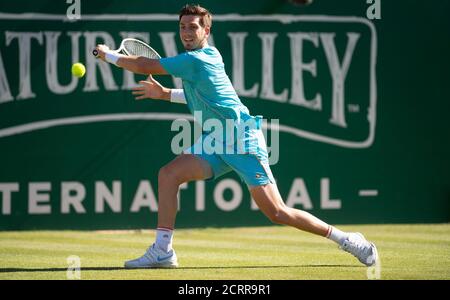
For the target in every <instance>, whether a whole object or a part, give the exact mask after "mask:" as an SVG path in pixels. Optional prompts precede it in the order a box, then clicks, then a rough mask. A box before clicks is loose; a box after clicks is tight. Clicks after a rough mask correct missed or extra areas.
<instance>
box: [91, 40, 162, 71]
mask: <svg viewBox="0 0 450 300" xmlns="http://www.w3.org/2000/svg"><path fill="white" fill-rule="evenodd" d="M95 49H96V50H97V51H98V55H97V57H99V58H100V59H102V60H104V61H106V62H109V63H112V64H115V65H116V66H118V67H121V68H123V69H125V70H128V71H130V72H133V73H136V74H145V75H148V74H154V75H163V74H167V72H166V70H165V69H164V68H163V66H162V65H161V63H160V62H159V59H150V58H147V57H143V56H126V55H121V54H116V53H114V52H112V51H110V50H109V48H108V47H107V46H105V45H97V47H96V48H95Z"/></svg>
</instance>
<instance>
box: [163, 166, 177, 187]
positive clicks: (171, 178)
mask: <svg viewBox="0 0 450 300" xmlns="http://www.w3.org/2000/svg"><path fill="white" fill-rule="evenodd" d="M180 184H181V182H179V180H178V176H177V174H176V172H175V171H174V170H172V168H171V167H169V166H164V167H162V168H161V169H159V173H158V186H160V187H162V186H179V185H180Z"/></svg>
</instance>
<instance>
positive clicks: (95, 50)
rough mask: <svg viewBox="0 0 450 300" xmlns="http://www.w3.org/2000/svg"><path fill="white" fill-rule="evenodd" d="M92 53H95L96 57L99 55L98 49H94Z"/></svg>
mask: <svg viewBox="0 0 450 300" xmlns="http://www.w3.org/2000/svg"><path fill="white" fill-rule="evenodd" d="M92 54H93V55H94V56H95V57H97V55H98V51H97V49H94V50H93V51H92Z"/></svg>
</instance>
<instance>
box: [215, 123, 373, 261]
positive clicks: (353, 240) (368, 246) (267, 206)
mask: <svg viewBox="0 0 450 300" xmlns="http://www.w3.org/2000/svg"><path fill="white" fill-rule="evenodd" d="M241 143H242V141H241ZM242 144H244V143H242ZM245 147H246V150H247V152H248V154H240V155H222V156H221V158H222V160H224V161H225V162H226V163H227V164H229V165H230V166H231V167H232V168H233V169H234V170H235V171H236V172H237V173H238V174H239V175H240V176H241V177H242V178H243V179H244V181H245V182H246V183H247V185H248V186H249V189H250V193H251V195H252V197H253V199H254V200H255V202H256V204H257V205H258V207H259V208H260V209H261V211H262V212H263V213H264V214H265V215H266V216H267V217H268V218H269V219H270V220H271V221H272V222H274V223H277V224H284V225H289V226H292V227H295V228H298V229H300V230H304V231H307V232H310V233H313V234H317V235H320V236H324V237H327V238H330V239H331V240H333V241H335V242H336V243H338V244H339V245H340V247H341V248H342V249H344V250H345V251H348V252H350V253H352V254H353V255H355V256H356V257H357V258H358V259H359V261H361V262H362V263H364V264H366V265H373V264H374V263H376V261H377V259H378V254H377V250H376V247H375V245H374V244H373V243H370V242H368V241H367V240H366V239H365V238H364V237H363V236H362V235H361V234H359V233H346V232H343V231H341V230H339V229H337V228H335V227H333V226H330V225H328V224H327V223H325V222H324V221H322V220H320V219H318V218H316V217H315V216H313V215H311V214H310V213H308V212H305V211H302V210H299V209H295V208H291V207H288V206H286V205H285V204H284V202H283V200H282V198H281V196H280V193H279V191H278V188H277V185H276V183H275V179H274V177H273V175H272V171H271V170H270V166H269V159H268V155H267V147H266V144H265V140H264V136H263V134H262V132H261V131H260V130H254V131H248V132H247V133H246V135H245Z"/></svg>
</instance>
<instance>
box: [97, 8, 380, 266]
mask: <svg viewBox="0 0 450 300" xmlns="http://www.w3.org/2000/svg"><path fill="white" fill-rule="evenodd" d="M179 21H180V22H179V26H180V38H181V42H182V43H183V46H184V48H185V49H186V52H184V53H182V54H179V55H177V56H174V57H168V58H161V59H150V58H146V57H143V56H125V55H121V54H118V53H117V52H114V51H112V50H110V49H109V48H108V47H107V46H105V45H98V46H97V48H96V51H97V53H98V54H97V56H98V57H99V58H101V59H103V60H105V61H106V62H109V63H112V64H115V65H116V66H118V67H121V68H124V69H126V70H129V71H131V72H134V73H138V74H161V75H162V74H169V75H172V76H175V77H180V78H181V79H182V81H183V89H182V90H181V89H178V90H177V89H168V88H165V87H163V86H161V85H160V84H159V83H158V82H157V81H155V80H154V79H153V78H152V77H151V76H149V78H148V81H141V82H140V83H141V86H140V87H138V88H136V89H134V91H133V94H134V95H136V97H137V98H136V99H144V98H151V99H163V100H167V101H171V102H178V103H180V102H183V103H187V105H188V107H189V109H190V111H191V113H194V112H195V111H201V112H202V116H203V119H204V120H208V119H216V120H219V121H220V122H222V124H225V123H226V120H230V119H231V120H233V122H234V124H237V127H239V125H240V124H241V123H244V122H247V121H248V120H255V122H254V124H255V126H253V127H251V126H249V127H245V129H244V133H243V134H242V135H239V134H237V135H236V137H235V138H234V139H235V140H233V141H231V142H230V139H223V140H221V139H220V136H216V137H214V138H215V139H216V141H219V142H223V143H224V147H225V148H226V147H232V148H233V147H234V146H233V145H236V144H240V145H242V147H243V148H244V151H241V152H239V153H233V154H228V152H227V151H223V152H220V153H211V152H210V151H206V150H207V149H203V148H202V147H204V143H202V140H204V139H205V138H208V136H205V137H203V138H200V139H199V141H197V142H196V143H195V144H194V145H193V146H192V147H191V148H189V149H187V150H185V151H184V152H183V154H181V155H179V156H178V157H176V158H175V159H174V160H173V161H171V162H170V163H168V164H167V165H165V166H164V167H162V168H161V169H160V171H159V174H158V204H159V208H158V225H157V229H156V241H155V242H154V243H153V244H152V245H151V246H150V247H149V248H148V249H147V251H146V252H145V254H144V255H143V256H142V257H139V258H137V259H134V260H130V261H127V262H125V267H126V268H175V267H177V266H178V261H177V256H176V254H175V251H174V249H173V248H172V236H173V230H174V227H175V218H176V214H177V210H178V201H177V192H178V188H179V186H180V185H181V184H183V183H185V182H189V181H193V180H205V179H209V178H217V177H219V176H221V175H223V174H225V173H227V172H229V171H231V170H234V171H235V172H237V173H238V174H239V176H240V177H241V178H242V179H243V180H244V181H245V183H246V184H247V185H248V188H249V190H250V193H251V196H252V198H253V199H254V201H255V203H256V204H257V205H258V207H259V209H260V210H261V211H262V212H263V213H264V214H265V215H266V216H267V217H268V218H269V219H270V220H271V221H272V222H274V223H276V224H283V225H289V226H292V227H295V228H298V229H300V230H304V231H307V232H310V233H313V234H316V235H320V236H323V237H326V238H329V239H331V240H332V241H334V242H336V243H337V244H338V245H339V248H341V249H343V250H345V251H347V252H349V253H351V254H352V255H354V256H355V257H357V258H358V260H359V261H360V262H361V263H363V264H365V265H366V266H372V265H374V264H375V263H376V262H377V260H378V253H377V248H376V247H375V245H374V244H373V243H371V242H369V241H367V240H366V239H365V238H364V236H363V235H362V234H360V233H356V232H343V231H341V230H339V229H337V228H336V227H333V226H331V225H328V224H327V223H325V222H323V221H321V220H319V219H318V218H316V217H314V216H313V215H311V214H310V213H308V212H305V211H302V210H299V209H294V208H290V207H287V206H286V205H285V204H284V202H283V200H282V198H281V196H280V193H279V191H278V188H277V185H276V183H275V180H274V178H273V175H272V172H271V170H270V166H269V160H268V153H267V149H266V143H265V140H264V136H263V134H262V131H261V129H260V126H259V123H258V118H257V117H254V116H252V115H250V113H249V110H248V109H247V107H246V106H244V105H243V104H242V102H241V101H240V99H239V97H238V96H237V94H236V92H235V90H234V88H233V86H232V84H231V82H230V80H229V78H228V76H227V74H226V73H225V69H224V64H223V61H222V57H221V55H220V53H219V51H218V50H217V49H216V48H214V47H211V46H209V45H208V42H207V38H208V36H209V35H210V31H211V25H212V17H211V14H210V13H209V12H208V10H206V9H205V8H203V7H201V6H198V5H186V6H184V7H183V8H182V9H181V11H180V17H179ZM233 143H234V144H233ZM234 148H235V147H234ZM199 149H200V150H203V151H198V150H199Z"/></svg>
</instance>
